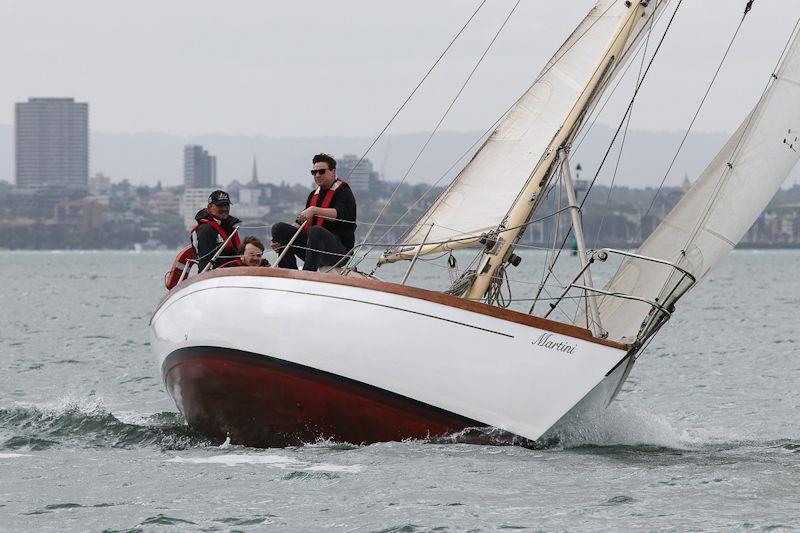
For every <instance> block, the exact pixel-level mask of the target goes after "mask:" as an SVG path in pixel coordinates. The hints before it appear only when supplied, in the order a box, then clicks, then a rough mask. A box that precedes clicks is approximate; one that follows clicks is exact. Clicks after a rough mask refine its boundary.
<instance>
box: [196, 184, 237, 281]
mask: <svg viewBox="0 0 800 533" xmlns="http://www.w3.org/2000/svg"><path fill="white" fill-rule="evenodd" d="M230 212H231V198H230V196H228V193H226V192H225V191H214V192H212V193H211V194H210V195H209V197H208V207H206V208H205V209H201V210H200V211H198V212H197V214H196V215H195V216H194V219H195V220H196V221H197V225H196V226H195V227H194V228H192V231H191V238H192V246H193V247H194V251H195V253H196V254H197V263H198V265H197V266H198V269H199V271H200V272H202V271H203V270H204V269H205V268H206V265H208V262H209V261H211V258H212V257H214V254H215V253H216V252H217V250H219V247H220V246H222V243H224V242H225V241H226V240H227V239H228V237H229V236H230V234H231V232H233V230H234V229H235V228H236V226H238V225H239V223H240V222H241V220H239V219H238V218H235V217H232V216H231V215H230ZM241 244H242V243H241V241H240V239H239V235H238V233H237V234H236V235H234V236H233V237H232V238H231V239H230V241H228V245H227V246H226V247H225V250H223V251H222V253H221V254H220V255H219V257H218V258H217V259H216V260H215V261H214V267H215V268H216V267H218V266H220V265H221V264H223V263H225V262H227V261H230V260H231V258H232V257H234V256H236V255H238V250H239V247H240V246H241Z"/></svg>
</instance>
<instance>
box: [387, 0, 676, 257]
mask: <svg viewBox="0 0 800 533" xmlns="http://www.w3.org/2000/svg"><path fill="white" fill-rule="evenodd" d="M667 1H668V0H653V1H651V2H650V5H649V6H648V7H647V10H646V12H645V13H646V16H643V17H642V18H641V20H639V21H638V22H637V23H636V26H635V27H634V29H633V31H632V32H631V33H630V34H628V35H626V37H627V42H626V43H625V46H624V47H623V50H624V51H625V53H624V55H623V57H622V58H617V61H615V62H614V63H613V64H612V65H611V66H610V68H611V69H612V70H611V72H609V73H608V76H607V78H605V80H604V83H605V84H607V83H608V81H609V80H610V79H611V77H612V76H613V74H614V72H616V71H618V70H619V67H620V65H621V64H622V63H623V62H624V59H625V57H626V56H629V55H630V54H629V52H630V49H631V48H632V46H633V45H634V44H635V42H636V40H637V38H638V37H639V36H641V35H642V34H643V31H642V30H643V28H644V27H645V25H646V24H647V23H648V22H649V19H650V17H651V16H652V15H653V14H654V13H655V12H656V11H657V10H660V9H661V8H663V7H664V6H665V5H666V3H667ZM625 4H626V2H625V1H624V0H600V1H598V2H597V4H596V5H595V7H594V8H592V10H591V11H590V12H589V14H588V16H587V17H586V18H585V19H584V20H583V21H582V22H581V23H580V25H579V26H578V27H577V28H576V29H575V31H574V32H573V33H572V35H571V36H570V37H569V39H567V41H566V42H565V43H564V44H563V45H562V46H561V48H560V49H559V50H558V52H556V54H555V55H554V56H553V57H552V58H551V59H550V61H549V62H548V63H547V65H546V66H545V68H544V70H543V71H542V73H541V74H540V75H539V76H538V78H537V79H536V81H535V82H534V83H533V85H532V86H531V87H530V88H529V89H528V91H527V92H526V93H525V94H524V95H523V96H522V97H521V98H520V99H519V100H518V101H517V103H516V104H515V106H514V107H513V108H512V110H511V111H509V113H508V114H507V116H506V117H505V118H504V119H503V120H502V121H501V122H500V124H499V125H498V127H497V129H496V130H495V131H494V132H493V133H492V135H491V136H490V137H489V138H488V140H487V141H486V142H485V143H484V144H483V146H482V147H481V148H480V149H479V150H478V152H477V153H476V154H475V156H474V157H473V158H472V160H471V161H470V162H469V163H468V164H467V165H466V166H465V167H464V169H463V170H462V171H461V173H460V174H459V175H458V176H457V177H456V179H455V180H454V181H453V182H452V183H451V184H450V186H449V187H448V188H447V189H446V190H445V192H444V193H443V194H442V195H441V196H440V197H439V199H438V200H437V201H436V202H435V203H434V204H433V205H432V206H431V208H430V209H429V210H428V211H427V212H426V213H425V214H424V215H423V216H422V217H421V218H420V219H419V221H418V222H417V224H416V226H415V227H414V228H412V229H411V231H410V232H409V233H408V235H407V237H406V238H405V239H404V245H418V244H419V243H421V242H423V240H425V242H427V243H431V242H443V241H450V240H460V242H455V243H453V245H452V247H459V246H460V245H464V244H466V243H474V242H475V239H477V238H478V237H479V236H480V235H481V234H483V233H485V232H486V231H489V230H492V229H495V228H497V227H498V225H499V224H500V223H501V222H502V221H503V219H504V217H505V216H506V213H507V212H508V210H509V208H510V206H511V205H512V204H513V203H514V201H515V200H516V198H517V196H518V194H519V193H520V191H521V190H522V189H523V187H524V186H525V184H526V182H527V180H528V179H529V177H530V176H531V173H532V171H533V170H534V169H535V168H536V167H537V164H538V163H539V162H540V160H541V159H542V158H543V156H544V155H545V151H546V150H547V149H548V146H549V144H550V143H551V141H552V140H553V138H554V137H555V136H556V134H558V132H559V130H560V129H561V128H562V127H563V125H564V122H565V120H566V118H567V117H568V116H569V114H570V112H571V111H572V110H573V108H574V106H575V105H576V102H578V101H579V99H580V97H581V96H582V94H583V92H584V91H586V90H588V88H587V85H588V83H589V80H590V79H591V78H592V76H593V74H594V73H595V72H596V70H597V69H599V68H603V67H601V65H600V64H599V62H600V59H601V57H602V56H601V53H602V52H603V50H605V49H606V47H607V46H608V44H609V42H610V41H611V39H612V38H613V35H614V33H615V30H616V28H617V26H618V25H619V23H620V21H621V19H622V18H623V17H625V15H626V14H627V12H628V9H629V7H627V6H626V5H625ZM601 88H602V87H601ZM600 92H601V91H597V94H596V95H592V96H593V97H592V98H591V99H590V105H589V107H591V105H592V104H593V103H595V102H596V100H597V98H598V97H599V94H600ZM587 111H588V109H587ZM431 224H433V229H432V230H431V229H430V228H431ZM429 230H430V233H429V234H428V231H429ZM426 235H427V237H426ZM471 238H474V239H471ZM434 251H437V250H435V249H427V250H423V251H422V253H429V252H434ZM400 256H402V254H400ZM396 258H399V257H396Z"/></svg>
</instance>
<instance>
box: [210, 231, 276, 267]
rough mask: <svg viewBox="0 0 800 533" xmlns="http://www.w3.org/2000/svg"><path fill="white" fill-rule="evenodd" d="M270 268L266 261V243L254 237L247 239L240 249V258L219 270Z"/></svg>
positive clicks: (232, 260) (222, 265) (225, 264)
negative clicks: (242, 267)
mask: <svg viewBox="0 0 800 533" xmlns="http://www.w3.org/2000/svg"><path fill="white" fill-rule="evenodd" d="M241 266H250V267H268V266H270V264H269V261H267V260H266V259H264V243H263V242H261V239H259V238H258V237H256V236H254V235H250V236H249V237H245V238H244V240H243V241H242V245H241V246H240V247H239V257H237V258H236V259H231V260H230V261H228V262H226V263H223V264H221V265H220V266H219V268H228V267H241Z"/></svg>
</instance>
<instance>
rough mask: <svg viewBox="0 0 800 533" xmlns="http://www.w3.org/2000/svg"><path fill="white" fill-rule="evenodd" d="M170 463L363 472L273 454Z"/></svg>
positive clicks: (181, 459)
mask: <svg viewBox="0 0 800 533" xmlns="http://www.w3.org/2000/svg"><path fill="white" fill-rule="evenodd" d="M167 462H168V463H183V464H198V465H203V464H212V465H222V466H227V467H231V466H239V465H266V466H270V467H273V468H280V469H291V470H298V471H303V472H346V473H351V474H357V473H359V472H361V471H362V470H363V467H362V466H361V465H333V464H328V463H320V464H311V463H306V462H303V461H299V460H297V459H294V458H292V457H287V456H285V455H272V454H269V455H268V454H263V455H262V454H237V453H231V454H224V455H211V456H208V457H180V456H179V457H174V458H172V459H167Z"/></svg>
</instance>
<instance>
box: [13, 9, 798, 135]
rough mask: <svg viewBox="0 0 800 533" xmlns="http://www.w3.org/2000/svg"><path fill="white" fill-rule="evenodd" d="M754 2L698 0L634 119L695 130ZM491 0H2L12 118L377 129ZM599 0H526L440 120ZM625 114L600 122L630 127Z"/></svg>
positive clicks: (492, 103)
mask: <svg viewBox="0 0 800 533" xmlns="http://www.w3.org/2000/svg"><path fill="white" fill-rule="evenodd" d="M677 3H678V0H672V1H671V3H670V5H669V7H668V12H667V16H666V17H664V18H663V19H662V25H661V27H662V28H663V22H664V21H665V20H666V19H667V18H668V16H669V15H670V14H671V11H672V9H674V7H675V6H676V5H677ZM745 3H746V2H745V0H684V1H683V5H682V6H681V8H680V10H679V12H678V15H677V18H676V21H675V24H674V26H673V29H672V30H671V32H670V34H669V35H668V37H667V40H666V42H665V44H664V48H663V51H662V53H661V54H660V55H659V58H658V59H657V62H656V64H655V66H654V69H655V70H654V71H653V72H652V74H651V77H650V78H648V81H647V85H646V89H647V90H646V92H645V93H643V94H642V98H641V99H640V102H641V104H637V108H636V111H635V113H634V119H633V122H632V127H633V128H638V129H649V130H680V129H683V128H685V127H686V125H687V124H688V121H689V119H690V117H691V115H692V113H693V111H694V107H695V106H696V105H697V102H698V101H699V99H700V97H701V95H702V93H703V91H704V90H705V87H706V85H707V83H708V81H709V80H710V78H711V75H712V73H713V69H714V68H715V67H716V64H717V62H718V61H719V59H720V57H721V56H722V52H723V51H724V48H725V46H726V45H727V43H728V40H729V39H730V37H731V35H732V34H733V31H734V29H735V28H736V25H737V23H738V21H739V19H740V18H741V14H742V10H743V7H744V5H745ZM478 4H479V0H437V1H433V0H402V1H400V0H398V1H388V0H381V1H374V0H373V1H368V0H337V1H330V0H292V1H282V2H277V1H276V2H272V1H267V0H225V1H222V0H219V1H198V0H192V1H188V0H180V1H173V0H157V1H156V0H135V1H133V0H114V1H109V0H81V1H79V0H73V1H69V2H67V1H64V0H4V1H3V2H2V3H0V68H2V73H3V76H2V82H1V83H0V123H5V124H12V123H13V104H14V102H18V101H24V100H25V99H27V98H28V97H30V96H74V97H76V98H77V99H79V100H80V101H86V102H89V103H90V110H91V111H90V113H91V127H92V129H93V130H94V131H102V132H144V131H158V132H165V133H173V134H178V135H192V134H203V133H230V134H265V135H270V136H275V137H290V136H304V137H305V136H319V135H326V136H328V135H339V134H341V135H358V136H371V135H374V134H375V133H377V132H378V131H379V130H380V129H381V128H382V127H383V126H384V124H385V123H386V121H387V120H388V119H389V117H390V116H391V115H392V113H393V112H394V110H395V109H396V107H397V106H398V105H399V103H400V102H402V100H403V99H404V98H405V97H406V96H407V95H408V94H409V92H410V91H411V89H412V88H413V87H414V85H416V83H417V81H418V80H419V79H420V77H421V76H422V74H423V73H424V72H425V71H426V70H427V68H428V66H429V65H430V64H431V63H432V62H433V60H434V59H435V58H436V57H437V56H438V54H439V53H440V52H441V50H443V49H444V47H445V46H446V44H447V43H448V42H449V40H450V39H451V38H452V36H453V35H454V34H455V32H456V31H457V30H458V28H459V27H460V26H461V25H462V24H463V23H464V22H465V21H466V19H467V18H468V17H469V15H470V14H471V13H472V11H473V10H474V9H475V7H476V6H477V5H478ZM513 4H514V0H488V1H487V2H486V4H485V6H484V7H483V8H482V9H481V11H480V12H479V16H478V17H476V19H475V20H474V21H473V23H472V24H471V25H470V26H469V27H468V29H467V31H466V33H465V34H464V35H463V36H462V39H461V40H459V42H458V44H457V46H456V47H454V48H453V49H452V50H451V52H450V54H449V55H448V56H447V57H446V61H445V64H444V66H443V67H442V68H441V69H440V70H438V71H437V73H436V75H435V76H433V77H432V78H431V79H430V81H429V83H426V85H425V86H423V90H422V92H421V94H420V96H419V97H418V98H416V99H415V100H413V101H412V104H411V105H410V106H409V108H408V111H407V112H406V113H404V114H403V115H402V116H401V118H400V119H399V120H398V121H397V122H396V124H395V125H394V126H393V128H392V130H391V132H393V133H404V132H414V131H427V130H430V129H431V128H432V127H433V126H434V125H435V124H436V121H437V120H438V117H439V116H440V115H441V113H442V111H443V110H444V108H445V107H446V105H447V103H448V102H449V101H450V99H451V98H452V96H453V95H454V94H455V92H456V91H457V89H458V87H459V85H460V84H461V82H462V81H463V80H464V78H465V77H466V75H467V74H468V72H469V70H470V69H471V68H472V66H473V65H474V63H475V61H476V60H477V58H478V57H479V56H480V54H481V53H482V51H483V49H484V47H485V46H486V44H487V43H488V42H489V40H490V39H491V37H492V35H494V33H495V32H496V31H497V29H498V27H499V25H500V24H501V23H502V20H503V19H504V18H505V16H506V15H507V13H508V11H509V10H510V9H511V7H512V6H513ZM593 4H594V1H593V0H522V3H521V4H520V6H519V8H518V9H517V11H516V12H515V13H514V15H513V16H512V18H511V20H510V22H509V24H508V25H507V27H506V28H505V30H504V31H503V33H502V34H501V35H500V38H499V39H498V41H497V42H496V43H495V46H494V47H493V49H492V50H491V51H490V53H489V55H488V56H487V58H486V60H485V61H484V63H483V64H482V65H481V67H480V69H479V70H478V72H477V74H476V76H475V78H474V80H473V82H472V83H471V84H470V86H469V87H468V89H467V90H466V91H465V92H464V94H463V96H462V98H461V100H460V101H459V103H458V105H457V106H456V107H455V108H454V110H453V111H452V113H451V115H450V116H449V117H448V119H447V121H446V122H445V123H444V125H443V127H442V128H443V129H445V130H460V131H465V130H482V129H484V128H486V127H487V126H488V125H489V124H491V123H492V122H493V121H494V120H495V119H496V118H497V116H498V115H499V114H500V113H502V111H503V110H505V109H506V108H507V107H508V105H509V104H510V103H511V102H513V101H514V99H516V97H517V96H518V95H519V94H521V93H522V91H524V90H525V89H526V88H527V87H528V86H529V85H530V83H531V82H532V80H533V79H534V77H535V75H536V74H537V72H538V71H539V70H540V69H541V67H542V66H543V64H544V63H545V61H546V60H547V59H548V58H549V57H550V56H551V55H552V54H553V53H554V52H555V50H556V49H557V48H558V46H559V45H560V44H561V42H562V41H563V40H564V39H565V38H566V37H567V36H568V35H569V33H570V32H571V31H572V29H573V28H574V27H575V26H576V25H577V23H578V22H579V21H580V19H581V18H582V17H583V16H584V15H585V13H586V12H587V11H588V9H589V8H590V7H591V6H592V5H593ZM798 16H800V1H798V0H756V2H755V6H754V8H753V11H752V13H751V14H750V15H749V16H748V17H747V20H746V21H745V25H744V27H743V29H742V32H741V34H740V36H739V38H738V40H737V42H736V44H735V46H734V48H733V50H732V52H731V56H730V58H729V61H728V62H727V64H726V68H725V70H724V71H723V73H722V75H721V77H720V79H719V81H718V85H717V86H716V90H715V91H714V92H713V93H712V96H711V99H710V101H709V104H708V106H707V107H706V108H705V110H704V113H703V114H702V116H701V118H700V120H699V122H698V124H697V126H696V128H695V130H696V131H704V132H720V131H722V132H725V131H732V130H733V129H734V128H735V127H736V125H738V123H739V122H740V120H741V119H742V117H743V116H744V114H745V113H746V112H747V110H748V109H749V108H750V107H751V106H752V105H753V104H754V102H755V100H756V98H757V96H758V94H760V92H761V89H762V88H763V85H764V83H765V81H766V77H767V76H768V75H769V73H770V72H771V70H772V68H773V66H774V64H775V62H776V60H777V57H778V54H779V52H780V50H781V48H782V47H783V45H784V43H785V41H786V39H787V38H788V36H789V34H790V32H791V29H792V27H793V26H794V24H795V21H796V20H797V18H798ZM613 111H614V109H613V108H612V109H611V110H610V113H608V114H606V115H604V117H603V118H602V119H601V121H603V122H607V123H616V120H618V117H619V114H618V113H617V114H616V115H615V114H614V113H613Z"/></svg>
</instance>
